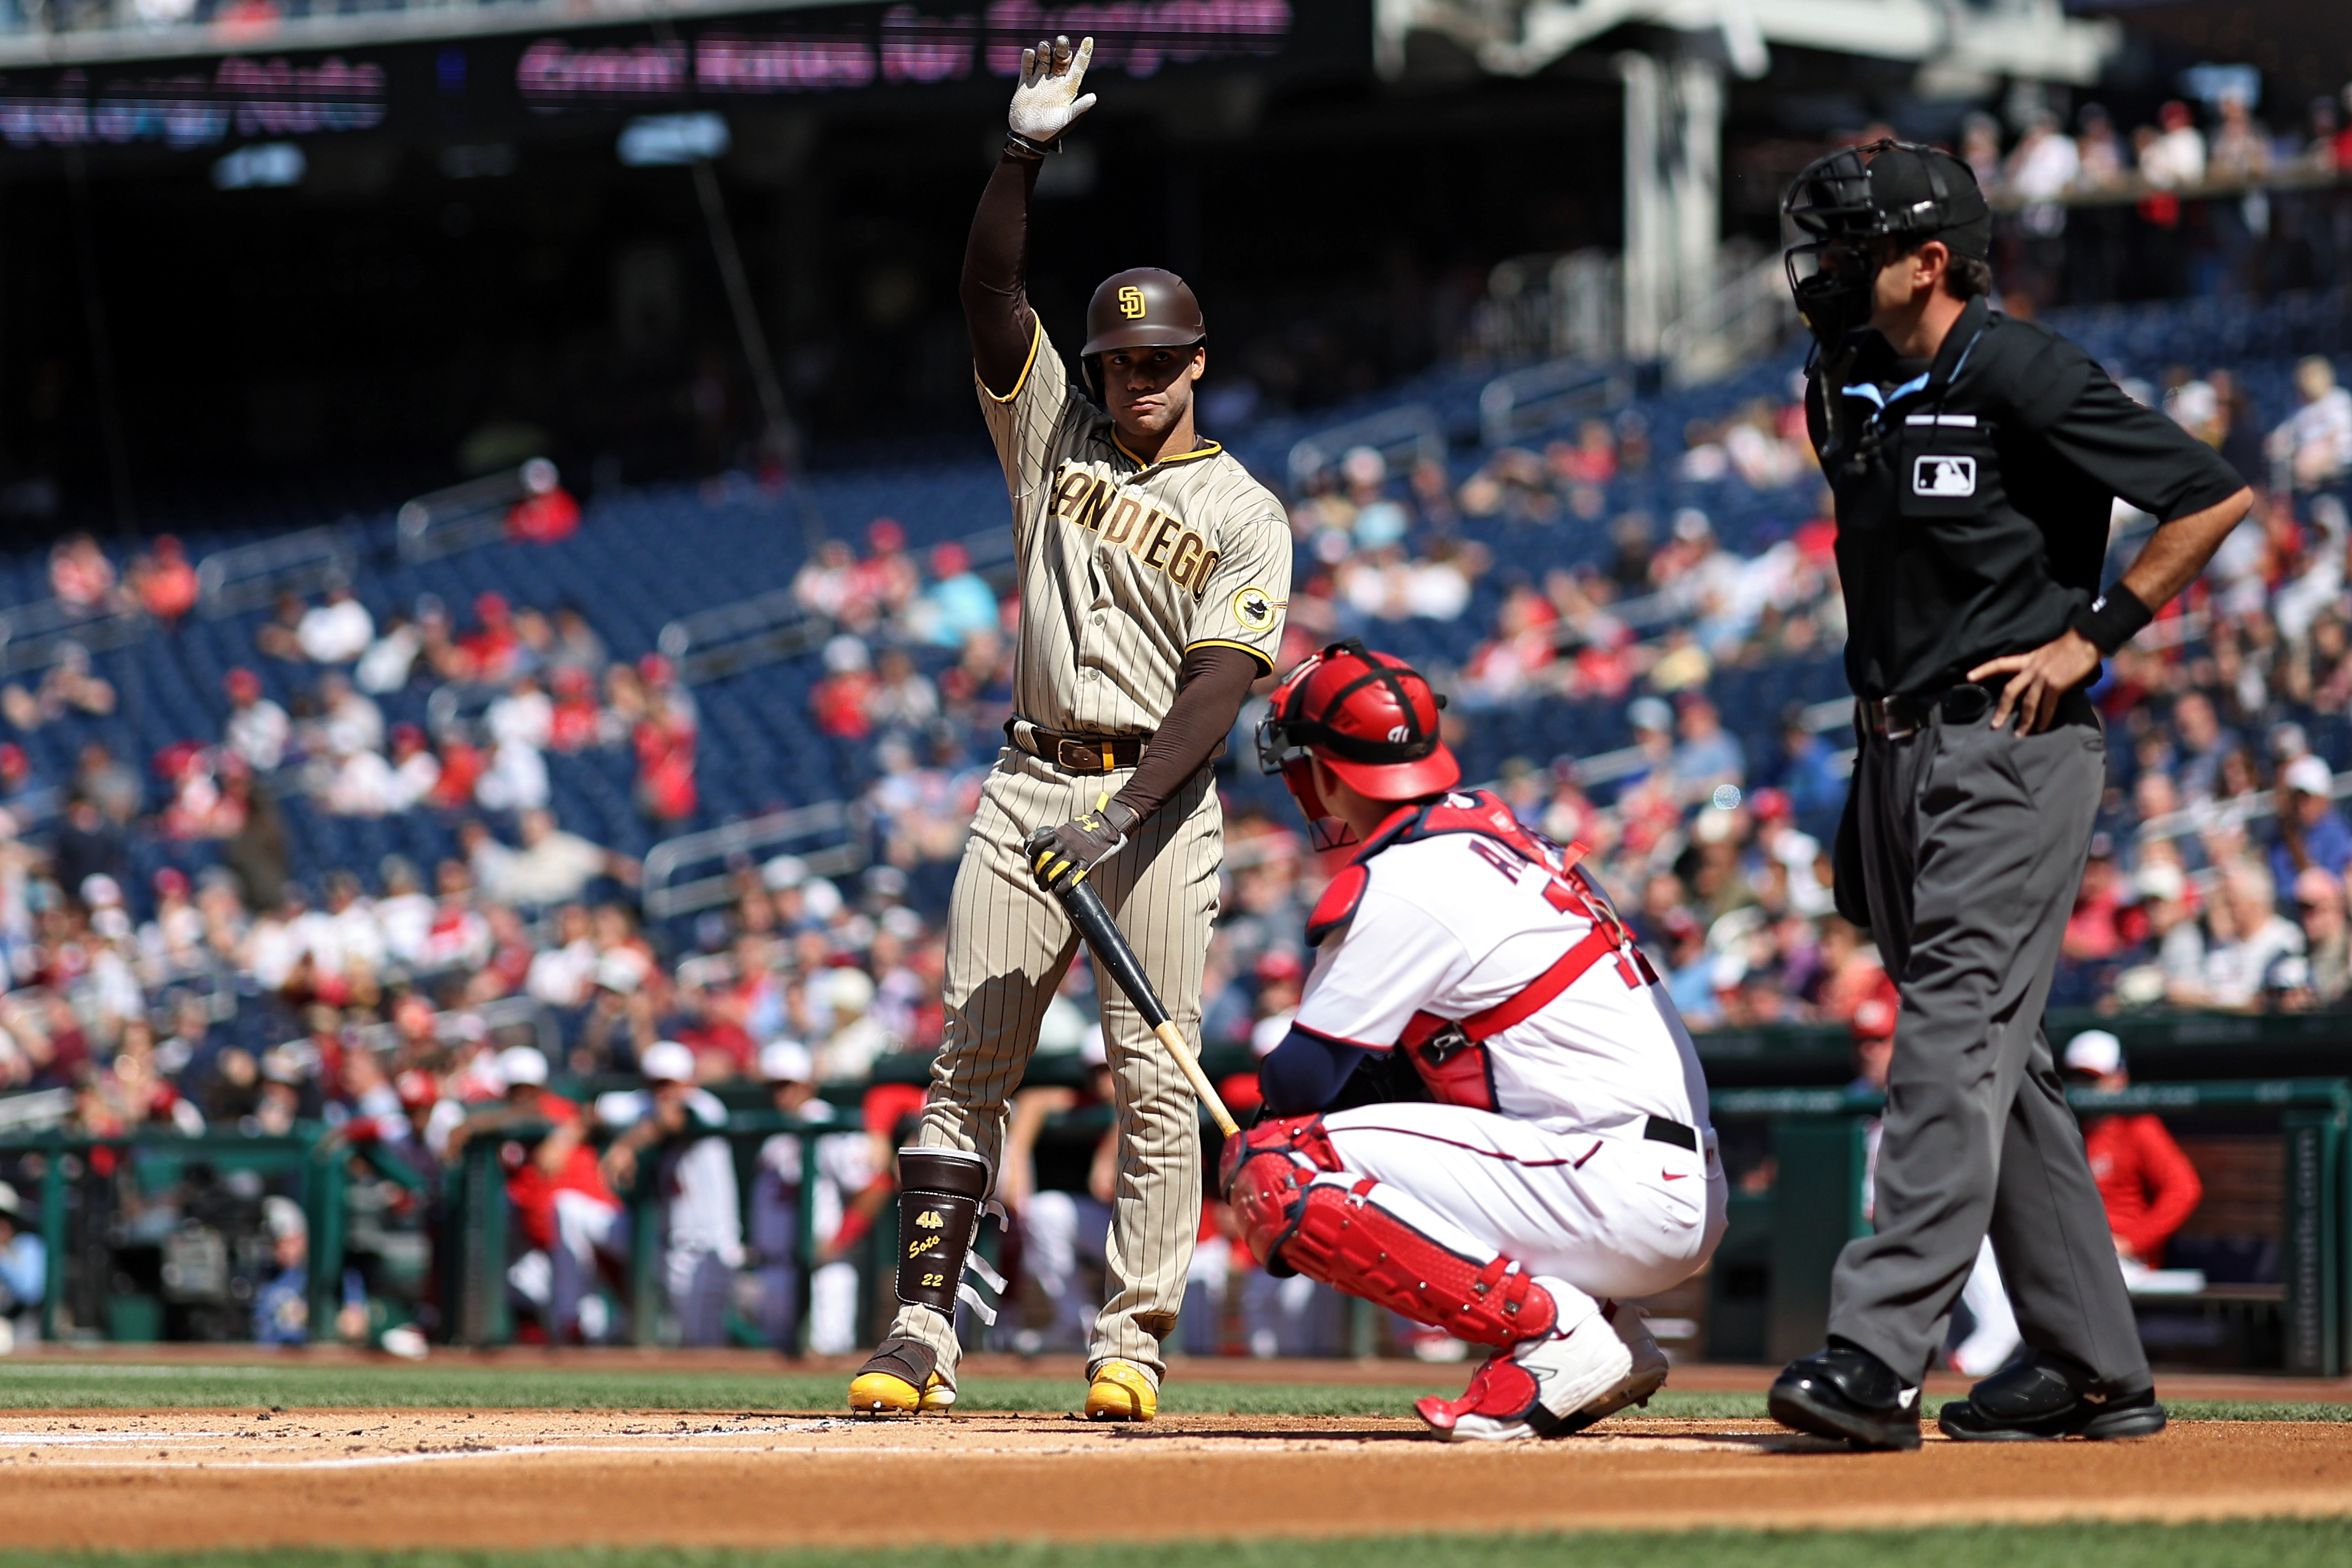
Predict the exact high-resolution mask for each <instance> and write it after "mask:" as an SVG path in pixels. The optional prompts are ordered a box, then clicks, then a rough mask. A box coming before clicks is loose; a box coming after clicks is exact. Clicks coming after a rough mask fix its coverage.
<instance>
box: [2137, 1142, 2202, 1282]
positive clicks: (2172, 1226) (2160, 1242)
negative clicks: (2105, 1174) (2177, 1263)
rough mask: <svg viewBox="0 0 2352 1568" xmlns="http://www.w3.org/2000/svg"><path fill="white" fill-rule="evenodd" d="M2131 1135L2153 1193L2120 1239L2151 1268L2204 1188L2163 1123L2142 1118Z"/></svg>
mask: <svg viewBox="0 0 2352 1568" xmlns="http://www.w3.org/2000/svg"><path fill="white" fill-rule="evenodd" d="M2133 1134H2134V1137H2133V1142H2137V1144H2138V1145H2139V1159H2140V1173H2141V1176H2142V1179H2143V1180H2144V1181H2145V1182H2146V1183H2147V1185H2148V1186H2149V1187H2151V1188H2153V1189H2154V1190H2153V1192H2152V1193H2151V1194H2150V1195H2149V1197H2148V1202H2147V1212H2146V1213H2144V1214H2142V1215H2140V1217H2139V1221H2138V1223H2137V1224H2136V1225H2134V1226H2132V1227H2131V1230H2130V1232H2129V1234H2127V1235H2126V1236H2125V1237H2124V1239H2125V1240H2126V1241H2128V1242H2130V1243H2131V1244H2132V1247H2133V1248H2134V1250H2136V1251H2137V1252H2138V1254H2139V1255H2140V1257H2141V1258H2145V1259H2147V1261H2148V1262H2149V1263H2151V1264H2153V1263H2154V1262H2155V1261H2156V1257H2157V1254H2158V1252H2159V1251H2161V1250H2162V1248H2163V1247H2164V1244H2165V1243H2166V1242H2167V1241H2168V1240H2170V1239H2171V1237H2172V1233H2173V1232H2174V1231H2176V1230H2179V1228H2180V1226H2181V1225H2182V1223H2183V1222H2184V1221H2186V1220H2187V1219H2188V1218H2189V1215H2190V1214H2191V1213H2193V1212H2194V1211H2195V1209H2196V1207H2197V1205H2199V1204H2200V1203H2201V1202H2203V1201H2204V1197H2205V1184H2204V1182H2202V1181H2201V1180H2200V1179H2199V1177H2198V1174H2197V1167H2196V1166H2195V1165H2193V1164H2191V1163H2189V1156H2188V1155H2187V1154H2185V1153H2183V1152H2181V1148H2180V1145H2179V1143H2176V1142H2173V1139H2172V1134H2171V1133H2170V1132H2169V1131H2166V1129H2165V1125H2164V1123H2163V1122H2161V1121H2158V1120H2157V1119H2156V1118H2155V1117H2153V1116H2143V1117H2141V1118H2139V1119H2138V1120H2137V1124H2136V1125H2135V1126H2134V1128H2133Z"/></svg>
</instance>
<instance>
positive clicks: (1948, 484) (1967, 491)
mask: <svg viewBox="0 0 2352 1568" xmlns="http://www.w3.org/2000/svg"><path fill="white" fill-rule="evenodd" d="M1911 493H1912V494H1913V495H1915V496H1938V497H1946V498H1950V499H1956V500H1958V499H1965V498H1967V497H1969V496H1972V495H1974V494H1976V493H1977V460H1976V459H1975V458H1919V459H1917V460H1916V462H1914V463H1913V464H1912V465H1911Z"/></svg>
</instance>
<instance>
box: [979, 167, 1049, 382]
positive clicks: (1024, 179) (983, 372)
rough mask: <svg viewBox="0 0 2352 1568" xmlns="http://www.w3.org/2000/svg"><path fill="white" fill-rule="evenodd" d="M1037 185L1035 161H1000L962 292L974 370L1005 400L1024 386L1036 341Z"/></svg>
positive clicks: (985, 195)
mask: <svg viewBox="0 0 2352 1568" xmlns="http://www.w3.org/2000/svg"><path fill="white" fill-rule="evenodd" d="M1036 184H1037V161H1036V160H1035V159H1034V158H1016V157H1014V156H1013V155H1012V154H1011V153H1006V154H1005V155H1004V156H1003V157H1001V158H999V159H998V160H997V161H996V171H995V173H993V174H990V175H989V177H988V185H987V188H986V189H984V190H983V191H982V192H981V194H980V210H979V211H978V212H975V213H974V214H972V216H971V239H970V240H969V241H968V242H966V244H965V246H964V251H963V283H962V289H961V291H962V295H963V315H964V321H965V322H966V324H967V325H968V326H969V327H970V329H971V363H972V368H973V369H974V370H975V371H977V372H978V373H979V375H980V384H981V385H982V386H983V387H985V388H987V389H988V392H989V394H990V395H992V396H994V397H997V398H1000V399H1003V398H1009V397H1010V396H1011V395H1013V391H1014V390H1015V389H1017V388H1018V387H1019V385H1020V384H1021V379H1022V374H1023V372H1024V370H1026V369H1027V367H1028V364H1029V356H1030V351H1031V349H1032V347H1033V345H1034V342H1035V338H1036V323H1037V317H1036V312H1034V310H1030V308H1029V289H1028V275H1029V196H1030V193H1031V191H1032V190H1033V189H1034V187H1035V186H1036Z"/></svg>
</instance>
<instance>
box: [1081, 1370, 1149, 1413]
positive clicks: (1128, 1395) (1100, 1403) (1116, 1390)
mask: <svg viewBox="0 0 2352 1568" xmlns="http://www.w3.org/2000/svg"><path fill="white" fill-rule="evenodd" d="M1159 1414H1160V1385H1159V1384H1156V1383H1154V1382H1152V1381H1151V1374H1150V1373H1148V1372H1146V1371H1144V1370H1143V1368H1141V1367H1139V1366H1138V1365H1136V1364H1135V1363H1133V1362H1131V1361H1118V1360H1116V1359H1114V1360H1111V1361H1107V1362H1105V1363H1102V1365H1100V1366H1098V1367H1097V1368H1095V1375H1094V1381H1093V1382H1092V1383H1090V1384H1087V1420H1089V1421H1149V1420H1150V1419H1151V1418H1152V1417H1153V1416H1155V1415H1159Z"/></svg>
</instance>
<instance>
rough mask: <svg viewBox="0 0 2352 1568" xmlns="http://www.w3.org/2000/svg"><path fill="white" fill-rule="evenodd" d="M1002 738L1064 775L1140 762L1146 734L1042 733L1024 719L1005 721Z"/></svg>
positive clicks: (1148, 741) (1147, 743)
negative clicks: (1057, 769) (1051, 765)
mask: <svg viewBox="0 0 2352 1568" xmlns="http://www.w3.org/2000/svg"><path fill="white" fill-rule="evenodd" d="M1004 736H1005V739H1007V740H1009V741H1011V742H1013V744H1014V745H1015V746H1017V747H1019V748H1020V749H1021V750H1022V751H1024V752H1028V753H1029V754H1030V755H1031V756H1033V757H1037V758H1040V759H1042V760H1043V761H1045V762H1047V763H1052V764H1053V765H1054V766H1055V767H1057V768H1059V769H1061V770H1062V771H1063V772H1064V773H1118V772H1119V771H1120V770H1122V769H1125V768H1131V767H1133V766H1135V765H1136V764H1137V763H1140V762H1141V761H1143V753H1144V752H1146V751H1148V750H1150V745H1151V737H1150V736H1149V735H1073V734H1067V733H1065V732H1063V731H1058V730H1044V729H1040V728H1038V727H1037V726H1036V725H1034V724H1032V723H1031V722H1029V721H1027V720H1026V719H1007V720H1006V721H1004Z"/></svg>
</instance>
